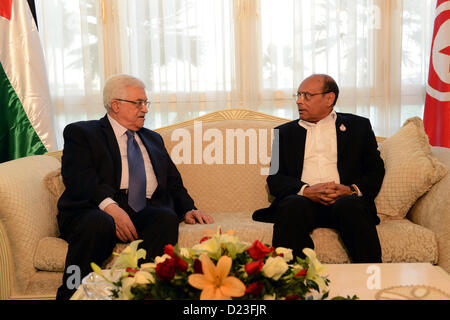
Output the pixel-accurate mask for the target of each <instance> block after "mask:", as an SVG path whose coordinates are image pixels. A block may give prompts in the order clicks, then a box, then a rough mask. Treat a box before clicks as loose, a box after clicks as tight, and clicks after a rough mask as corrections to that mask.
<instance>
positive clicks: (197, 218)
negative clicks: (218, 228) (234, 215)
mask: <svg viewBox="0 0 450 320" xmlns="http://www.w3.org/2000/svg"><path fill="white" fill-rule="evenodd" d="M184 222H186V223H187V224H196V223H197V222H198V223H200V224H211V223H214V219H213V218H212V217H211V216H210V215H208V214H206V213H204V212H203V211H201V210H191V211H188V212H187V213H186V216H185V217H184Z"/></svg>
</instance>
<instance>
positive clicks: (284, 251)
mask: <svg viewBox="0 0 450 320" xmlns="http://www.w3.org/2000/svg"><path fill="white" fill-rule="evenodd" d="M275 252H276V254H282V255H283V259H284V261H286V262H289V261H291V260H292V259H294V256H293V255H292V249H288V248H283V247H278V248H276V249H275Z"/></svg>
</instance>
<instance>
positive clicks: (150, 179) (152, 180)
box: [98, 114, 158, 210]
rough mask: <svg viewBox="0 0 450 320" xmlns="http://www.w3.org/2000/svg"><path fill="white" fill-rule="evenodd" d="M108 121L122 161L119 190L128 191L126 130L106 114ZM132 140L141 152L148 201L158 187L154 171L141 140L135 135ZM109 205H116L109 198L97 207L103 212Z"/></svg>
mask: <svg viewBox="0 0 450 320" xmlns="http://www.w3.org/2000/svg"><path fill="white" fill-rule="evenodd" d="M108 120H109V122H110V123H111V127H112V128H113V131H114V135H115V136H116V139H117V143H118V145H119V151H120V158H121V160H122V177H121V179H120V189H128V179H129V177H128V158H127V140H128V137H127V135H126V133H125V132H126V131H127V128H125V127H124V126H122V125H121V124H120V123H119V122H117V121H116V120H115V119H113V118H112V117H110V116H109V114H108ZM134 138H135V139H136V142H137V144H138V145H139V148H140V149H141V152H142V157H143V158H144V166H145V176H146V178H147V188H146V197H147V198H148V199H150V198H151V197H152V195H153V193H154V192H155V190H156V187H157V186H158V181H157V180H156V176H155V171H154V170H153V166H152V162H151V161H150V156H149V155H148V152H147V149H146V148H145V146H144V144H143V143H142V141H141V139H140V138H139V135H137V134H136V135H135V136H134ZM111 203H116V202H115V201H114V200H113V199H111V198H106V199H105V200H103V201H102V202H100V204H99V205H98V207H99V208H100V210H104V209H105V208H106V206H108V205H109V204H111Z"/></svg>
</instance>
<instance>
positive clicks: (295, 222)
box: [253, 74, 384, 263]
mask: <svg viewBox="0 0 450 320" xmlns="http://www.w3.org/2000/svg"><path fill="white" fill-rule="evenodd" d="M338 95H339V88H338V86H337V84H336V82H335V81H334V80H333V78H331V77H330V76H328V75H323V74H314V75H312V76H310V77H308V78H306V79H305V80H304V81H303V82H302V83H301V84H300V86H299V88H298V91H297V94H296V96H297V101H296V102H297V106H298V111H299V115H300V118H299V119H298V120H294V121H291V122H288V123H286V124H283V125H281V126H279V127H277V128H275V129H276V130H278V133H279V136H278V139H275V140H274V141H275V142H274V143H276V144H278V145H274V147H273V149H272V150H278V152H275V151H274V153H273V154H272V163H274V162H276V163H278V165H279V166H278V168H279V169H278V171H277V172H271V174H270V175H269V176H268V178H267V184H268V187H269V191H270V193H271V194H272V195H273V196H274V197H275V200H274V201H273V202H272V204H271V206H270V207H269V208H265V209H260V210H257V211H256V212H255V213H254V214H253V219H254V220H258V221H264V222H273V223H274V228H273V239H272V245H273V246H275V247H278V246H281V247H287V248H292V249H293V253H294V255H295V256H299V257H304V255H303V253H302V250H303V248H312V249H313V248H314V243H313V241H312V239H311V237H310V233H311V232H312V231H313V230H314V229H316V228H321V227H323V228H333V229H336V230H338V232H339V234H340V236H341V239H342V241H343V243H344V245H345V247H346V249H347V252H348V254H349V256H350V258H351V260H352V262H354V263H376V262H381V247H380V242H379V239H378V234H377V230H376V225H377V224H378V223H379V222H380V220H379V218H378V216H377V211H376V207H375V203H374V199H375V197H376V196H377V194H378V192H379V190H380V188H381V184H382V181H383V178H384V163H383V160H382V159H381V157H380V153H379V152H378V150H377V141H376V138H375V135H374V133H373V131H372V127H371V125H370V121H369V120H368V119H366V118H363V117H360V116H356V115H353V114H348V113H337V112H335V111H334V110H333V108H334V105H335V104H336V101H337V98H338Z"/></svg>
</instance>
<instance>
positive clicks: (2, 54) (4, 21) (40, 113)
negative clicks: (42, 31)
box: [0, 0, 56, 162]
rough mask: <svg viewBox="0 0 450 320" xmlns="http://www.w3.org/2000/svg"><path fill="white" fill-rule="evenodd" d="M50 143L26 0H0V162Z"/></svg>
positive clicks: (42, 73) (39, 55)
mask: <svg viewBox="0 0 450 320" xmlns="http://www.w3.org/2000/svg"><path fill="white" fill-rule="evenodd" d="M55 149H56V139H55V133H54V126H53V115H52V105H51V101H50V93H49V88H48V82H47V73H46V69H45V63H44V56H43V52H42V47H41V43H40V40H39V34H38V30H37V26H36V23H35V21H34V19H33V16H32V14H31V11H30V7H29V4H28V2H27V1H26V0H0V162H4V161H8V160H12V159H17V158H21V157H25V156H29V155H35V154H44V153H46V152H47V151H52V150H55Z"/></svg>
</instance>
